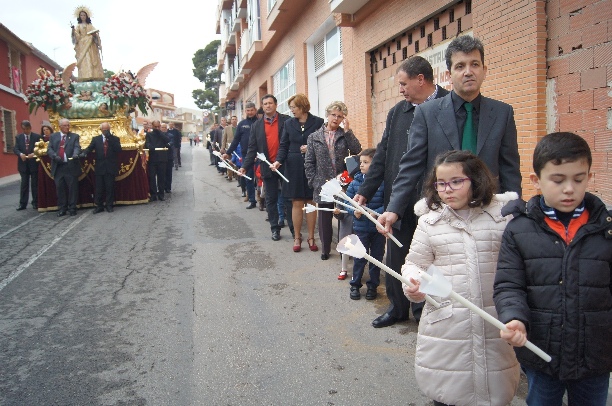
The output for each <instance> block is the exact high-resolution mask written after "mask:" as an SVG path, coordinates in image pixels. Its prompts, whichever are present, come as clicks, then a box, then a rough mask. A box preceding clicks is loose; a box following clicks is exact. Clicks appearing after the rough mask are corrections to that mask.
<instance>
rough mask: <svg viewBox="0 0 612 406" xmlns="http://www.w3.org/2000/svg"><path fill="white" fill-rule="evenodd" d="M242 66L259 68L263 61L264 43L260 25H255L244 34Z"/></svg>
mask: <svg viewBox="0 0 612 406" xmlns="http://www.w3.org/2000/svg"><path fill="white" fill-rule="evenodd" d="M241 48H243V49H242V51H241V52H242V59H243V62H242V65H243V67H244V68H247V69H252V68H256V67H258V66H259V64H260V63H261V62H262V59H263V55H262V54H263V52H262V51H263V43H262V41H261V33H260V32H259V25H253V27H251V28H247V29H246V30H244V31H243V32H242V46H241Z"/></svg>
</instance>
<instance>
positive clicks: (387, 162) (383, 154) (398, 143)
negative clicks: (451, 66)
mask: <svg viewBox="0 0 612 406" xmlns="http://www.w3.org/2000/svg"><path fill="white" fill-rule="evenodd" d="M436 86H437V85H436ZM437 87H438V92H437V93H436V99H439V98H441V97H444V96H446V95H447V94H448V90H446V89H444V88H441V87H440V86H437ZM428 103H429V102H428ZM415 108H416V107H415V106H414V105H413V104H412V103H409V102H407V101H406V100H402V101H401V102H399V103H397V104H396V105H395V106H394V107H393V108H391V110H389V114H387V123H386V126H385V131H384V133H383V136H382V139H381V140H380V143H379V144H378V146H377V147H376V154H375V155H374V159H372V163H371V164H370V169H369V170H368V175H367V176H366V177H365V181H364V182H363V184H362V185H361V187H360V188H359V190H358V193H359V194H360V195H362V196H363V197H365V198H366V199H368V201H370V200H372V198H373V197H374V195H375V194H376V191H377V190H378V188H379V187H380V185H381V184H382V182H383V181H384V182H385V190H384V200H385V207H387V205H388V204H389V200H390V198H391V188H392V187H393V181H394V180H395V178H396V177H397V174H398V172H399V163H400V160H401V159H402V156H404V154H405V153H406V151H408V130H409V129H410V125H411V124H412V120H413V118H414V110H415ZM409 198H410V199H411V200H410V202H408V204H407V207H406V210H405V212H406V211H408V212H410V213H412V210H413V208H414V204H416V202H417V200H418V194H417V193H413V194H412V195H411V196H410V197H409ZM405 212H404V214H403V215H402V216H401V217H405V216H406V215H407V214H408V213H405ZM400 225H401V223H399V224H397V227H400Z"/></svg>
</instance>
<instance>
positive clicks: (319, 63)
mask: <svg viewBox="0 0 612 406" xmlns="http://www.w3.org/2000/svg"><path fill="white" fill-rule="evenodd" d="M341 57H342V34H341V31H340V28H339V27H334V29H332V30H331V31H330V32H328V33H327V35H325V38H323V39H322V40H321V41H319V42H318V43H316V44H315V46H314V59H315V72H319V71H321V70H322V69H324V68H326V67H329V66H330V65H332V64H333V63H335V62H337V61H338V60H339V59H340V58H341ZM381 58H382V56H381Z"/></svg>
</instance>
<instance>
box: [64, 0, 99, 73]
mask: <svg viewBox="0 0 612 406" xmlns="http://www.w3.org/2000/svg"><path fill="white" fill-rule="evenodd" d="M74 15H75V17H77V25H76V26H73V25H71V27H72V43H73V44H74V51H75V52H76V60H77V62H76V67H77V69H78V70H79V77H78V79H77V80H78V81H79V82H90V81H96V80H100V81H103V80H104V71H103V70H102V60H101V54H102V41H101V40H100V33H99V31H98V30H97V29H96V28H95V27H94V26H93V25H92V24H91V11H89V9H88V8H87V7H84V6H79V7H77V8H76V10H75V11H74Z"/></svg>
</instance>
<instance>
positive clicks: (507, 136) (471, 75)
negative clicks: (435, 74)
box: [379, 35, 522, 230]
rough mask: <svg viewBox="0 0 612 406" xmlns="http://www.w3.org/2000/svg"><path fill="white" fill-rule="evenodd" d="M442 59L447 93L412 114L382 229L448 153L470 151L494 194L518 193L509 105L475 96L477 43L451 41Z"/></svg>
mask: <svg viewBox="0 0 612 406" xmlns="http://www.w3.org/2000/svg"><path fill="white" fill-rule="evenodd" d="M445 56H446V66H447V68H448V70H449V72H450V77H451V81H452V83H453V91H452V92H451V93H450V94H448V95H447V96H445V97H443V98H441V99H438V100H435V101H432V102H431V103H426V104H424V105H423V106H419V107H418V108H417V109H416V110H415V112H414V120H413V122H412V126H411V127H410V133H409V137H410V144H409V145H410V147H409V149H408V152H407V153H406V154H405V155H404V156H403V157H402V160H401V162H400V168H399V173H398V175H397V178H395V182H394V183H393V191H392V193H391V199H390V201H389V205H388V206H387V211H386V212H385V213H383V214H382V215H381V216H380V217H379V221H380V222H381V223H382V224H383V225H385V228H386V229H387V230H390V229H391V226H392V225H393V223H395V222H396V221H397V220H398V218H399V217H400V216H401V215H402V214H403V213H404V212H405V210H406V206H407V204H408V202H409V197H410V195H412V194H413V193H415V190H416V188H417V185H418V183H419V182H420V181H421V180H422V178H423V176H424V175H425V174H427V173H428V172H429V171H431V169H432V168H433V164H434V162H435V159H436V156H438V155H439V154H440V153H443V152H446V151H449V150H457V149H464V150H471V151H472V152H474V153H475V154H476V155H478V157H479V158H480V159H482V160H483V161H484V163H485V164H486V165H487V167H488V168H489V169H490V170H491V172H492V173H493V175H494V176H496V177H497V179H498V182H499V192H507V191H513V192H516V193H518V194H519V195H520V194H521V180H522V178H521V171H520V168H519V164H520V157H519V152H518V144H517V139H516V124H515V122H514V111H513V109H512V106H510V105H508V104H506V103H502V102H500V101H497V100H493V99H489V98H488V97H484V96H482V95H481V94H480V87H481V85H482V82H483V81H484V79H485V76H486V73H487V67H486V66H485V64H484V46H483V45H482V42H480V40H479V39H477V38H473V37H471V36H469V35H463V36H460V37H457V38H455V39H454V40H453V41H452V42H451V43H450V44H449V46H448V48H447V50H446V55H445ZM470 117H471V120H470Z"/></svg>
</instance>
